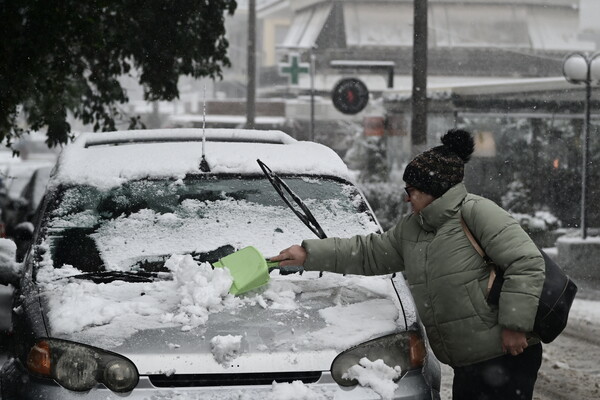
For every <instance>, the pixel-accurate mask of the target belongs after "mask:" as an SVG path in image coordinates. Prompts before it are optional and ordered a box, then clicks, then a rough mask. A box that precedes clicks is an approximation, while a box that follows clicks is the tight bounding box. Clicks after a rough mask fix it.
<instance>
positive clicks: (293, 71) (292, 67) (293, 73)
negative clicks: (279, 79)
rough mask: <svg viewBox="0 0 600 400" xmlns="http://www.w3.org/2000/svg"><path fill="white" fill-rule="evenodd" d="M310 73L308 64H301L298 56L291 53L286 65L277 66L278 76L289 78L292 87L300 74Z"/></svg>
mask: <svg viewBox="0 0 600 400" xmlns="http://www.w3.org/2000/svg"><path fill="white" fill-rule="evenodd" d="M309 72H310V65H309V63H301V62H300V55H299V54H297V53H291V54H290V55H289V56H288V63H287V64H286V63H280V64H279V75H282V76H289V78H290V83H291V84H292V85H297V84H298V81H299V79H298V77H299V75H300V74H308V73H309Z"/></svg>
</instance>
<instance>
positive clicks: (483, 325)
mask: <svg viewBox="0 0 600 400" xmlns="http://www.w3.org/2000/svg"><path fill="white" fill-rule="evenodd" d="M461 214H462V216H463V218H464V220H465V222H466V224H467V226H468V227H469V229H470V230H471V232H472V233H473V236H474V237H475V238H476V239H477V240H478V242H479V243H480V244H481V247H482V248H483V249H484V250H485V252H486V254H487V255H488V256H489V257H490V258H491V259H492V260H493V261H494V262H495V263H496V264H497V265H498V266H499V267H500V268H502V269H504V270H505V275H504V277H505V282H504V285H503V287H502V294H501V296H500V305H499V306H490V305H488V303H487V302H486V292H487V282H488V278H489V269H488V267H487V266H486V264H485V262H484V261H483V259H482V257H481V256H480V255H479V254H478V253H477V251H476V250H475V249H474V248H473V246H472V245H471V242H470V241H469V239H468V238H467V236H466V234H465V232H464V230H463V229H462V227H461V224H460V216H461ZM302 246H303V247H304V248H305V249H306V251H307V259H306V262H305V264H304V267H305V269H306V270H315V271H329V272H337V273H348V274H357V275H381V274H389V273H392V272H398V271H403V273H404V276H405V278H406V280H407V282H408V284H409V286H410V289H411V292H412V294H413V297H414V299H415V303H416V305H417V310H418V312H419V316H420V318H421V321H422V322H423V325H424V326H425V329H426V332H427V336H428V339H429V343H430V345H431V348H432V349H433V351H434V353H435V355H436V357H437V358H438V359H439V360H440V361H442V362H443V363H446V364H449V365H451V366H453V367H460V366H465V365H470V364H474V363H477V362H481V361H485V360H488V359H491V358H494V357H498V356H501V355H502V354H503V352H502V343H501V332H502V328H503V327H505V328H509V329H512V330H517V331H522V332H531V330H532V329H533V322H534V318H535V313H536V310H537V305H538V300H539V296H540V293H541V291H542V285H543V283H544V270H545V269H544V261H543V258H542V256H541V254H540V252H539V250H538V249H537V247H536V246H535V244H534V243H533V242H532V241H531V239H530V238H529V236H528V235H527V233H526V232H525V231H523V229H522V228H521V227H520V225H519V224H518V222H517V221H515V220H514V219H513V218H512V217H511V216H510V215H509V214H508V213H507V212H506V211H504V210H503V209H502V208H500V207H499V206H497V205H496V204H495V203H494V202H492V201H490V200H487V199H485V198H483V197H480V196H476V195H472V194H468V193H467V190H466V188H465V186H464V184H462V183H460V184H458V185H456V186H454V187H452V188H451V189H450V190H448V191H447V192H446V193H445V194H444V195H443V196H442V197H440V198H438V199H436V200H434V201H433V202H432V203H431V204H429V205H428V206H427V207H425V208H424V209H423V210H422V211H421V212H420V213H419V214H416V215H415V214H412V215H408V216H406V217H404V218H403V219H402V220H401V221H400V222H399V223H398V224H397V225H396V226H395V227H393V228H392V229H390V230H389V231H387V232H385V233H384V234H371V235H368V236H355V237H352V238H347V239H341V238H328V239H323V240H305V241H304V242H302ZM535 342H537V340H536V339H535V338H531V340H530V344H532V343H535Z"/></svg>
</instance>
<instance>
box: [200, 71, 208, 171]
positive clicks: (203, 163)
mask: <svg viewBox="0 0 600 400" xmlns="http://www.w3.org/2000/svg"><path fill="white" fill-rule="evenodd" d="M202 108H203V109H202V160H201V161H200V171H202V172H210V167H209V166H208V162H207V161H206V152H205V151H204V147H205V145H206V82H205V83H204V103H203V107H202Z"/></svg>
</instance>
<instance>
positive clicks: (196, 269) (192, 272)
mask: <svg viewBox="0 0 600 400" xmlns="http://www.w3.org/2000/svg"><path fill="white" fill-rule="evenodd" d="M165 267H167V268H168V269H169V270H170V271H171V272H172V273H173V280H174V283H175V286H176V287H177V297H178V298H179V305H178V309H177V313H176V314H173V313H167V314H166V315H165V317H164V320H165V321H166V322H176V323H178V324H181V325H183V327H182V328H181V330H183V331H188V330H191V329H192V328H195V327H197V326H199V325H203V324H204V323H205V322H206V320H207V319H208V316H209V315H210V314H211V313H215V312H220V311H223V309H224V308H225V307H226V305H227V303H229V304H231V303H233V302H234V298H233V296H232V295H231V294H229V288H231V284H232V283H233V278H232V277H231V274H230V273H229V270H228V269H226V268H215V269H213V268H212V267H211V266H210V264H209V263H202V264H200V265H198V264H197V263H196V262H195V261H194V259H193V258H192V256H190V255H189V254H187V255H175V254H174V255H172V256H171V258H169V259H168V260H167V262H166V263H165Z"/></svg>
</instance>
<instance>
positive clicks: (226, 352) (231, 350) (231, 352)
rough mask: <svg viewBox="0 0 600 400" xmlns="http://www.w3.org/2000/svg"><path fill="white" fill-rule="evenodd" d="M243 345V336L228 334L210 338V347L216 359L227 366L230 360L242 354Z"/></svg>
mask: <svg viewBox="0 0 600 400" xmlns="http://www.w3.org/2000/svg"><path fill="white" fill-rule="evenodd" d="M241 346H242V336H240V335H235V336H233V335H227V336H215V337H213V338H212V339H211V340H210V348H211V351H212V354H213V356H214V357H215V360H217V362H218V363H219V364H222V365H223V366H225V367H228V366H229V362H231V360H233V359H234V358H236V357H238V356H239V355H240V348H241Z"/></svg>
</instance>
